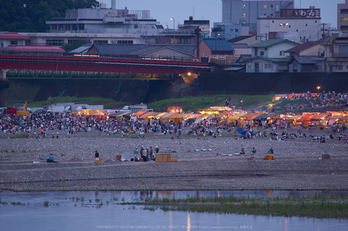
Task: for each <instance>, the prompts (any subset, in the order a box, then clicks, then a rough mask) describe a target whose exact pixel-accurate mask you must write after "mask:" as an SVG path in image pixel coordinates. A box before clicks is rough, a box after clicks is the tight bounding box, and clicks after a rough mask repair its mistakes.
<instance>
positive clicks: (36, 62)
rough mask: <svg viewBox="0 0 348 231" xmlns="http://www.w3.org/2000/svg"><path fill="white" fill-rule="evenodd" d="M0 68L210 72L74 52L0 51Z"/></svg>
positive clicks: (182, 64)
mask: <svg viewBox="0 0 348 231" xmlns="http://www.w3.org/2000/svg"><path fill="white" fill-rule="evenodd" d="M0 69H25V70H52V71H87V72H115V73H130V74H133V73H134V74H148V73H151V74H183V73H188V72H191V73H202V72H210V71H211V67H210V66H209V64H208V63H201V62H193V61H189V62H186V61H168V60H165V61H163V60H149V59H122V58H102V57H75V56H43V55H42V56H34V55H28V56H23V55H3V54H1V55H0Z"/></svg>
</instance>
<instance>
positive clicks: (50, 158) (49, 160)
mask: <svg viewBox="0 0 348 231" xmlns="http://www.w3.org/2000/svg"><path fill="white" fill-rule="evenodd" d="M47 162H52V163H57V161H54V156H53V154H51V155H50V156H49V157H48V159H47Z"/></svg>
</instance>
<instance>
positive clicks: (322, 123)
mask: <svg viewBox="0 0 348 231" xmlns="http://www.w3.org/2000/svg"><path fill="white" fill-rule="evenodd" d="M330 116H331V114H330V113H320V114H317V115H314V116H313V117H312V118H311V119H310V125H311V126H314V127H315V128H316V129H321V128H325V127H326V126H327V124H328V122H329V119H330Z"/></svg>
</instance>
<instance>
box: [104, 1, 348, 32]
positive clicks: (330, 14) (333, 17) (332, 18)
mask: <svg viewBox="0 0 348 231" xmlns="http://www.w3.org/2000/svg"><path fill="white" fill-rule="evenodd" d="M98 1H99V2H103V3H106V4H107V8H110V7H111V0H98ZM344 2H345V0H295V8H300V6H301V8H309V6H315V7H316V8H320V9H321V22H322V23H331V27H337V4H339V3H344ZM125 7H127V8H128V9H129V10H150V14H151V18H154V19H157V21H159V22H160V23H161V24H162V25H163V26H164V28H167V27H168V28H170V29H172V28H173V26H174V21H171V20H170V18H171V17H173V18H174V19H175V25H176V27H177V25H178V24H184V20H188V19H189V17H190V16H193V18H194V19H196V20H202V19H204V20H210V26H211V27H212V26H213V23H214V22H221V21H222V3H221V0H116V8H117V9H124V8H125Z"/></svg>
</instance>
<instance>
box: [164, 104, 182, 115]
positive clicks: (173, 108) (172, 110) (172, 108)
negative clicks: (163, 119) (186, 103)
mask: <svg viewBox="0 0 348 231" xmlns="http://www.w3.org/2000/svg"><path fill="white" fill-rule="evenodd" d="M167 112H168V113H181V112H182V107H181V106H169V107H168V108H167Z"/></svg>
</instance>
